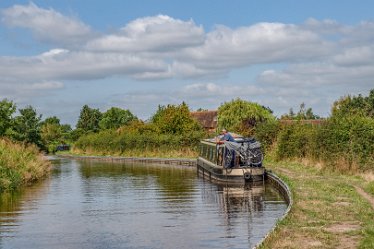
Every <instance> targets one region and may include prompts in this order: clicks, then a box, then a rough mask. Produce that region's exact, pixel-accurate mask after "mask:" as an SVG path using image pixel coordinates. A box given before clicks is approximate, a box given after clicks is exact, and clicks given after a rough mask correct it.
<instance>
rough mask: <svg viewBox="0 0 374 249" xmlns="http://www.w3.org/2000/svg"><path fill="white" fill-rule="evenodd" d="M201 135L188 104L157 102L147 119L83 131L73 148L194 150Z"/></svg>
mask: <svg viewBox="0 0 374 249" xmlns="http://www.w3.org/2000/svg"><path fill="white" fill-rule="evenodd" d="M203 136H204V131H203V129H202V127H201V126H200V125H199V124H198V123H197V122H196V121H195V120H194V119H193V118H192V117H191V115H190V111H189V109H188V107H187V105H186V104H185V103H182V104H181V105H178V106H176V105H168V106H159V108H158V110H157V112H156V113H155V115H154V116H153V117H152V119H151V122H150V123H144V122H142V121H140V120H133V121H131V122H129V123H128V124H127V125H124V126H122V127H121V128H119V129H116V130H115V129H109V130H102V131H100V132H99V133H96V134H94V133H92V134H88V135H84V136H82V137H80V138H79V139H78V141H77V142H76V143H75V149H78V150H80V151H83V152H93V153H95V154H97V153H100V154H117V155H127V156H134V153H135V154H137V155H139V154H140V155H143V156H144V155H149V154H152V155H157V156H160V154H163V155H168V154H170V153H171V152H175V151H179V152H183V151H189V152H191V151H197V146H198V144H199V142H200V140H201V139H202V138H203ZM182 156H189V155H186V154H182Z"/></svg>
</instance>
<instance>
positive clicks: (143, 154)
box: [68, 147, 198, 158]
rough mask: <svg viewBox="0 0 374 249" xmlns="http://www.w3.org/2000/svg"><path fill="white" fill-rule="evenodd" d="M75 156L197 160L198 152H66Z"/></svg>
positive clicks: (180, 149) (175, 150)
mask: <svg viewBox="0 0 374 249" xmlns="http://www.w3.org/2000/svg"><path fill="white" fill-rule="evenodd" d="M68 154H71V155H77V156H120V157H157V158H197V156H198V152H197V150H196V149H194V148H189V147H186V148H179V149H171V148H152V149H138V148H133V149H127V150H126V151H122V152H121V151H107V150H95V149H93V148H87V149H85V150H82V149H79V148H76V147H75V148H73V149H72V150H70V151H69V152H68Z"/></svg>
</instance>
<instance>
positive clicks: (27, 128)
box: [9, 106, 43, 148]
mask: <svg viewBox="0 0 374 249" xmlns="http://www.w3.org/2000/svg"><path fill="white" fill-rule="evenodd" d="M19 112H20V115H19V116H17V117H15V118H14V119H13V124H12V127H11V130H10V131H9V135H10V136H11V137H12V138H13V139H15V140H17V141H24V142H27V143H33V144H36V145H37V146H39V147H40V148H42V147H43V144H42V141H41V136H40V126H41V122H40V120H41V118H42V115H38V114H37V112H36V110H35V109H34V108H33V107H32V106H27V107H26V108H24V109H19Z"/></svg>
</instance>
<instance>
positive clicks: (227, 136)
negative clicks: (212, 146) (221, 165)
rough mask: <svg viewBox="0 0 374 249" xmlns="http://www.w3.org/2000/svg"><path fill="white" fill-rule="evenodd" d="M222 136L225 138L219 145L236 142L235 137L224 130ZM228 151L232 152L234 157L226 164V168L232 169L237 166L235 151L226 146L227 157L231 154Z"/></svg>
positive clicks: (222, 138) (220, 140)
mask: <svg viewBox="0 0 374 249" xmlns="http://www.w3.org/2000/svg"><path fill="white" fill-rule="evenodd" d="M221 134H222V135H223V136H222V137H221V138H220V139H219V142H218V143H222V142H225V141H227V142H236V141H235V139H234V137H233V136H232V135H231V133H230V132H228V131H227V130H226V129H222V132H221ZM228 150H230V152H231V153H232V157H231V160H229V161H227V162H225V167H226V168H232V167H234V165H235V150H232V149H230V148H228V147H227V146H225V152H224V154H225V155H226V154H227V153H228V152H229V151H228ZM225 160H227V158H226V156H225Z"/></svg>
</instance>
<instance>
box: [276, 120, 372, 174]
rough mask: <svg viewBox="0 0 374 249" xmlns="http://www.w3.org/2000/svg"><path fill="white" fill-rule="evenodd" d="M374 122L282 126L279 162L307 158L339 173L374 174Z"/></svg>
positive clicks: (357, 121)
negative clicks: (365, 171) (370, 171)
mask: <svg viewBox="0 0 374 249" xmlns="http://www.w3.org/2000/svg"><path fill="white" fill-rule="evenodd" d="M373 141H374V119H372V118H370V117H363V116H360V115H357V114H356V115H352V116H346V117H339V118H337V117H333V118H329V119H327V120H326V121H325V122H324V123H322V124H321V125H310V124H304V123H301V122H298V123H293V124H288V125H283V127H281V129H280V131H279V133H278V135H277V141H276V145H277V148H276V149H277V151H276V153H277V157H278V159H289V158H308V159H312V160H314V161H319V162H323V163H324V165H325V166H326V167H329V168H331V169H334V170H340V171H357V170H361V171H362V170H368V169H371V170H373V163H374V143H373Z"/></svg>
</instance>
